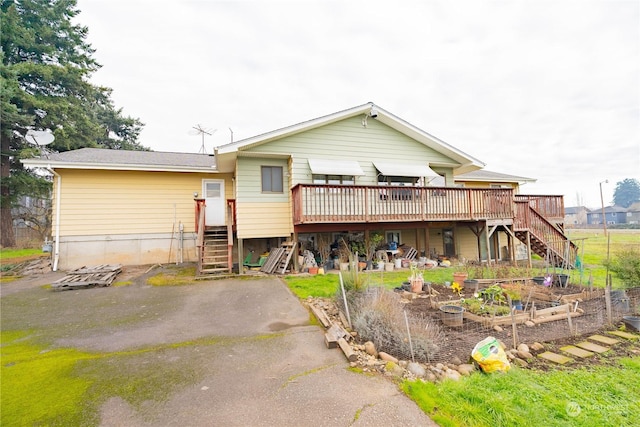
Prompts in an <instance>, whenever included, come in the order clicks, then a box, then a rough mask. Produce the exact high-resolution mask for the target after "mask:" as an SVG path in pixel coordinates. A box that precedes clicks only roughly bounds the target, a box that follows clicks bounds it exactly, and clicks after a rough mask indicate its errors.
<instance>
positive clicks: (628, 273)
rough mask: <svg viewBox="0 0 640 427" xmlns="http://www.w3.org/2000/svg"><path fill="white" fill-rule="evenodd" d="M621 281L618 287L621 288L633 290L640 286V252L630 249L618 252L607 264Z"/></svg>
mask: <svg viewBox="0 0 640 427" xmlns="http://www.w3.org/2000/svg"><path fill="white" fill-rule="evenodd" d="M605 266H607V267H609V270H611V271H612V272H613V273H614V274H615V275H616V276H617V277H618V278H619V279H620V281H621V283H620V284H619V285H618V286H617V287H620V288H631V287H632V286H638V285H640V250H638V249H637V248H633V247H629V248H624V249H622V250H620V251H618V252H617V253H616V254H615V256H614V257H613V258H612V259H611V261H609V262H606V261H605Z"/></svg>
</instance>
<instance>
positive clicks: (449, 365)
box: [447, 363, 458, 371]
mask: <svg viewBox="0 0 640 427" xmlns="http://www.w3.org/2000/svg"><path fill="white" fill-rule="evenodd" d="M447 368H449V369H453V370H454V371H457V370H458V365H454V364H453V363H447Z"/></svg>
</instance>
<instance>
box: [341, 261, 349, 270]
mask: <svg viewBox="0 0 640 427" xmlns="http://www.w3.org/2000/svg"><path fill="white" fill-rule="evenodd" d="M340 271H349V263H348V262H341V263H340Z"/></svg>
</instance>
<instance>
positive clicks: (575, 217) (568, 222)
mask: <svg viewBox="0 0 640 427" xmlns="http://www.w3.org/2000/svg"><path fill="white" fill-rule="evenodd" d="M588 212H589V209H587V208H586V207H584V206H572V207H568V208H565V209H564V225H565V227H567V228H571V227H573V228H575V227H580V226H581V225H586V224H587V213H588Z"/></svg>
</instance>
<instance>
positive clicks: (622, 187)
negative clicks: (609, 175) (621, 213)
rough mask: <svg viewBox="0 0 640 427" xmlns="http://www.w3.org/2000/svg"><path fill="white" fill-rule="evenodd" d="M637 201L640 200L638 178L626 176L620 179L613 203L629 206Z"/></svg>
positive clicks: (624, 206)
mask: <svg viewBox="0 0 640 427" xmlns="http://www.w3.org/2000/svg"><path fill="white" fill-rule="evenodd" d="M635 202H640V183H639V182H638V180H636V179H632V178H626V179H624V180H622V181H618V182H617V183H616V189H615V190H614V192H613V203H614V204H615V205H618V206H622V207H623V208H628V207H629V206H631V205H632V204H633V203H635Z"/></svg>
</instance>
